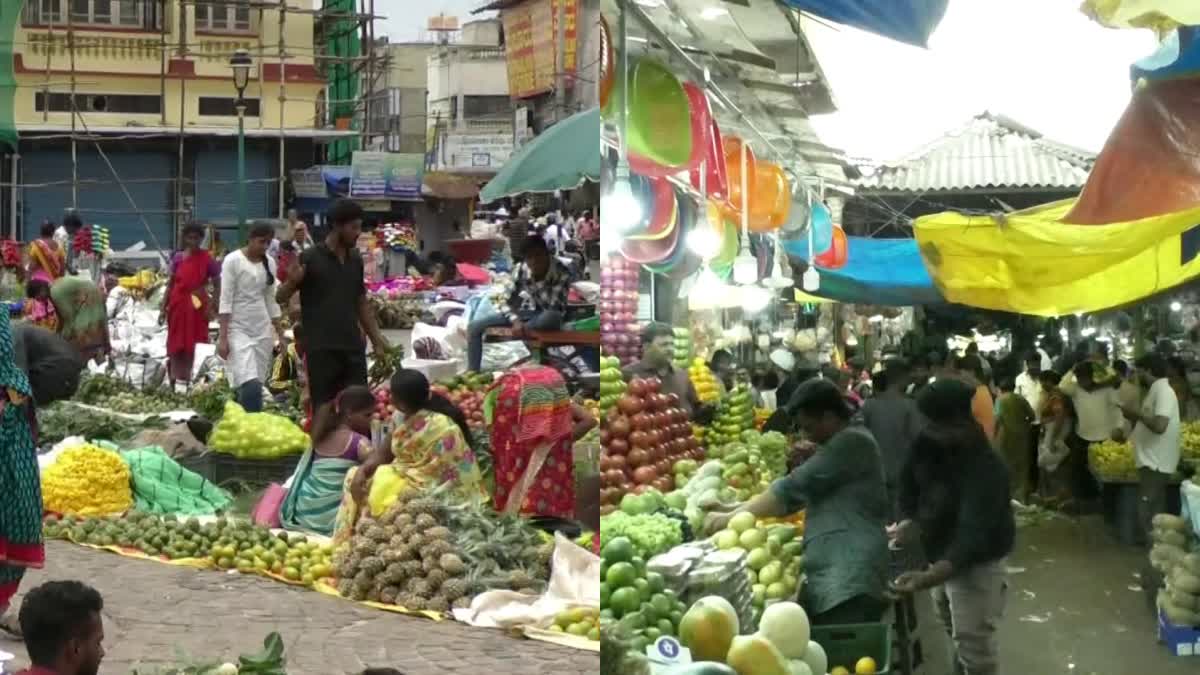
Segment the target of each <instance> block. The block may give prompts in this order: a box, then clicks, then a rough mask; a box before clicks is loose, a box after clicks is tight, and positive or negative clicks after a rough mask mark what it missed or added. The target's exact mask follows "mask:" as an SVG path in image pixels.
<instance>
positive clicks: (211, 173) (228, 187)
mask: <svg viewBox="0 0 1200 675" xmlns="http://www.w3.org/2000/svg"><path fill="white" fill-rule="evenodd" d="M273 177H274V172H273V167H272V161H271V156H270V155H269V154H268V153H266V152H264V151H262V150H258V149H252V148H246V179H247V181H246V219H247V220H253V219H255V218H269V217H271V214H272V209H271V194H272V190H271V187H272V184H271V182H270V181H269V180H268V179H271V178H273ZM236 181H237V150H236V149H232V150H230V149H220V150H200V151H199V152H197V153H196V201H195V209H194V213H195V218H196V219H197V220H201V221H205V222H210V223H212V222H223V223H236V222H237V182H236Z"/></svg>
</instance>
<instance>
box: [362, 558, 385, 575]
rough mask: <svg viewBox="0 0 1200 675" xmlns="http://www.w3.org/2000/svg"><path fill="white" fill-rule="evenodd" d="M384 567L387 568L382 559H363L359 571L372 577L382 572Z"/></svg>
mask: <svg viewBox="0 0 1200 675" xmlns="http://www.w3.org/2000/svg"><path fill="white" fill-rule="evenodd" d="M385 567H387V564H385V563H384V561H383V559H382V558H378V557H375V556H370V557H368V558H363V561H362V567H361V570H362V571H363V572H366V573H367V574H369V575H370V576H372V577H374V576H375V575H377V574H379V573H380V572H382V571H383V570H384V568H385Z"/></svg>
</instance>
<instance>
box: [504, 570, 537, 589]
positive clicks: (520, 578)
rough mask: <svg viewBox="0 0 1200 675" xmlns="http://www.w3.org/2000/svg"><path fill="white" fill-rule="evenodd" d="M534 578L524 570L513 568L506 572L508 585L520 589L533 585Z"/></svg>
mask: <svg viewBox="0 0 1200 675" xmlns="http://www.w3.org/2000/svg"><path fill="white" fill-rule="evenodd" d="M533 584H534V579H533V578H532V577H530V576H529V573H528V572H526V571H525V570H513V571H511V572H509V573H508V587H509V588H511V589H512V590H514V591H520V590H522V589H527V588H529V587H530V586H533Z"/></svg>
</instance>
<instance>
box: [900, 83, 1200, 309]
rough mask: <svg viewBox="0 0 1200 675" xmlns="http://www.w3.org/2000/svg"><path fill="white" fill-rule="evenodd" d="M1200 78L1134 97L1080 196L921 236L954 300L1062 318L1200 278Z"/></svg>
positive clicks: (932, 226) (922, 231)
mask: <svg viewBox="0 0 1200 675" xmlns="http://www.w3.org/2000/svg"><path fill="white" fill-rule="evenodd" d="M1197 106H1200V81H1197V80H1195V79H1184V80H1170V81H1164V82H1157V83H1154V84H1151V85H1149V86H1147V87H1144V88H1141V89H1139V90H1138V91H1137V92H1135V94H1134V97H1133V99H1132V101H1131V102H1130V104H1129V107H1128V108H1127V109H1126V111H1125V114H1124V115H1123V116H1122V117H1121V120H1120V121H1119V122H1118V123H1117V126H1116V128H1115V129H1114V130H1113V133H1112V135H1111V136H1110V137H1109V139H1108V142H1107V143H1106V144H1105V147H1104V150H1103V151H1101V153H1100V155H1099V156H1098V157H1097V159H1096V166H1095V168H1094V169H1093V171H1092V173H1091V176H1090V177H1089V178H1088V182H1087V184H1086V185H1085V186H1084V188H1083V192H1082V193H1081V195H1080V196H1079V198H1078V199H1073V200H1066V201H1060V202H1055V203H1051V204H1046V205H1043V206H1038V207H1034V208H1032V209H1026V210H1023V211H1017V212H1014V213H1009V214H1003V215H967V214H962V213H954V212H947V213H941V214H937V215H932V216H926V217H924V218H919V219H917V221H916V223H915V226H914V231H915V232H916V238H917V242H918V243H919V245H920V250H921V254H922V256H923V257H924V259H925V262H926V265H927V267H928V269H929V272H930V274H931V275H932V277H933V279H934V281H935V283H936V284H937V286H938V287H939V288H940V289H941V291H942V293H943V295H944V296H945V298H946V299H947V300H948V301H950V302H958V303H962V304H965V305H971V306H974V307H983V308H987V309H996V310H1004V311H1011V312H1019V313H1024V314H1036V315H1042V316H1057V315H1062V314H1068V313H1073V312H1085V311H1086V312H1091V311H1098V310H1101V309H1107V308H1109V307H1116V306H1120V305H1124V304H1127V303H1130V302H1134V301H1136V300H1139V299H1142V298H1145V297H1147V296H1150V295H1153V294H1155V293H1157V292H1159V291H1163V290H1166V289H1169V288H1171V287H1173V286H1177V285H1179V284H1181V283H1183V282H1185V281H1188V280H1189V279H1192V278H1194V277H1195V276H1196V275H1198V274H1200V225H1197V223H1200V159H1198V158H1200V118H1197V116H1196V115H1195V114H1194V111H1195V110H1197V109H1198V108H1197Z"/></svg>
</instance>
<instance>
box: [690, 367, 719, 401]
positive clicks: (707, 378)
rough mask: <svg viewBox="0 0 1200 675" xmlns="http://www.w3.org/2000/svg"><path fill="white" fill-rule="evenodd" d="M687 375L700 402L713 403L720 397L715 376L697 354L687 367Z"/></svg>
mask: <svg viewBox="0 0 1200 675" xmlns="http://www.w3.org/2000/svg"><path fill="white" fill-rule="evenodd" d="M688 377H689V378H690V379H691V380H692V386H693V387H695V388H696V395H697V396H699V397H700V402H701V403H714V402H716V400H717V399H718V398H720V397H721V392H720V390H719V389H717V378H716V376H715V375H713V372H712V370H711V369H710V368H709V367H708V364H707V363H705V362H704V359H702V358H700V357H699V356H697V357H696V358H695V359H694V360H693V361H692V365H691V366H689V367H688Z"/></svg>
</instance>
